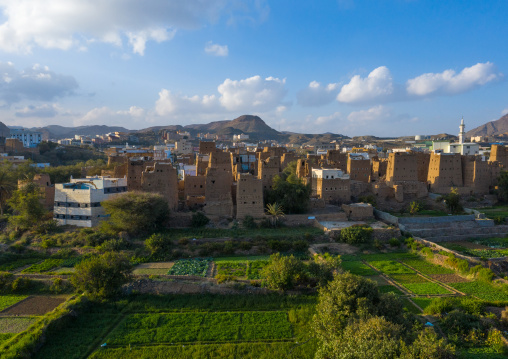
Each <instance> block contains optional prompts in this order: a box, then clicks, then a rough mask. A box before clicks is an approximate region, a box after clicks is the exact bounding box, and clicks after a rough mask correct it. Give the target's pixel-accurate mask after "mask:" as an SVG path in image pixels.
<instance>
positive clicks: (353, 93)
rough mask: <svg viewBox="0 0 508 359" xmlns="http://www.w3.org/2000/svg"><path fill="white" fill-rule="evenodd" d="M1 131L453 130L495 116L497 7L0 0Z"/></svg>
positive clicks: (506, 101) (500, 79)
mask: <svg viewBox="0 0 508 359" xmlns="http://www.w3.org/2000/svg"><path fill="white" fill-rule="evenodd" d="M0 10H1V12H2V15H1V16H0V120H1V121H2V122H4V123H6V124H7V125H18V126H27V127H31V126H44V125H49V124H58V125H64V126H76V125H93V124H107V125H121V126H124V127H127V128H129V129H140V128H145V127H149V126H156V125H172V124H182V125H185V124H190V123H206V122H209V121H215V120H230V119H234V118H236V117H238V116H240V115H243V114H255V115H259V116H260V117H261V118H263V119H264V120H265V121H266V122H267V123H268V124H269V125H270V126H272V127H274V128H276V129H280V130H287V131H294V132H303V133H322V132H334V133H342V134H346V135H349V136H354V135H367V134H372V135H378V136H398V135H414V134H437V133H443V132H447V133H453V134H455V133H456V132H458V125H459V122H460V118H461V117H462V116H464V119H465V122H466V130H468V129H472V128H474V127H476V126H479V125H481V124H483V123H485V122H488V121H491V120H495V119H498V118H499V117H501V116H502V115H503V114H505V113H508V85H507V81H506V74H508V51H506V49H507V45H508V27H507V26H506V20H505V19H506V15H507V14H508V2H506V1H504V0H503V1H494V0H490V1H446V2H443V1H423V0H380V1H375V0H370V1H368V0H363V1H362V0H335V1H331V0H330V1H319V2H309V1H287V0H279V1H263V0H252V1H239V0H186V1H175V0H150V1H140V0H109V1H100V0H66V1H63V0H0Z"/></svg>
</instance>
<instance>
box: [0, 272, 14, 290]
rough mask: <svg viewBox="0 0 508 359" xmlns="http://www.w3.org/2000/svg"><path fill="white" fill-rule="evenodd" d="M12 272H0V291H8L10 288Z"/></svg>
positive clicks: (12, 278)
mask: <svg viewBox="0 0 508 359" xmlns="http://www.w3.org/2000/svg"><path fill="white" fill-rule="evenodd" d="M13 280H14V274H12V273H9V272H0V291H3V290H5V291H8V290H10V289H11V284H12V281H13Z"/></svg>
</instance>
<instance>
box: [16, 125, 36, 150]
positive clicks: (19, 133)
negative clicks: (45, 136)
mask: <svg viewBox="0 0 508 359" xmlns="http://www.w3.org/2000/svg"><path fill="white" fill-rule="evenodd" d="M11 138H15V139H17V140H19V141H21V142H22V143H23V147H37V145H38V144H39V143H41V142H42V133H40V132H34V131H30V130H27V129H25V128H22V129H11Z"/></svg>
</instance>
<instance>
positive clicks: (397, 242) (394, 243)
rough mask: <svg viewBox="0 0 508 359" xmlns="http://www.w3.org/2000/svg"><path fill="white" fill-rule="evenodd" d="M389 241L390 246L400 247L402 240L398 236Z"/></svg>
mask: <svg viewBox="0 0 508 359" xmlns="http://www.w3.org/2000/svg"><path fill="white" fill-rule="evenodd" d="M388 243H389V244H390V246H392V247H400V244H401V243H400V240H399V239H398V238H395V237H394V238H391V239H390V240H389V241H388Z"/></svg>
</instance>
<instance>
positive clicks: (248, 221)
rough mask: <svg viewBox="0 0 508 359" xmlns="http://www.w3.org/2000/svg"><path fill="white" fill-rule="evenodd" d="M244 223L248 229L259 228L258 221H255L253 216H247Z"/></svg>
mask: <svg viewBox="0 0 508 359" xmlns="http://www.w3.org/2000/svg"><path fill="white" fill-rule="evenodd" d="M242 225H243V226H244V227H245V228H247V229H255V228H257V224H256V222H254V218H252V216H245V218H244V219H243V222H242Z"/></svg>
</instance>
